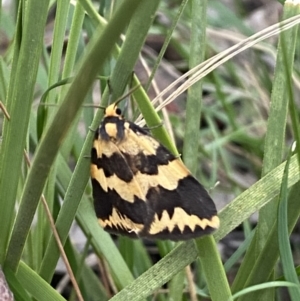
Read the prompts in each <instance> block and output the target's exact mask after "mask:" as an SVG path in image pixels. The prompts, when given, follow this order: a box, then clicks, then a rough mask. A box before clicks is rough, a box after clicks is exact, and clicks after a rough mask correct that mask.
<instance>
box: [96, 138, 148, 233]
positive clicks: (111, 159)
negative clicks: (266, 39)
mask: <svg viewBox="0 0 300 301" xmlns="http://www.w3.org/2000/svg"><path fill="white" fill-rule="evenodd" d="M91 177H92V185H93V197H94V207H95V211H96V215H97V217H98V219H99V223H100V225H101V226H102V227H103V228H104V229H105V230H107V231H109V232H112V233H115V234H123V235H127V236H130V237H136V236H137V234H138V233H139V232H140V231H142V230H143V228H144V216H145V214H144V211H145V209H146V203H145V201H144V199H145V196H144V195H143V193H142V190H141V188H140V186H139V184H138V182H137V181H136V179H135V177H134V175H133V173H132V170H131V169H130V167H129V166H128V164H127V161H126V159H125V157H124V155H123V154H122V153H121V152H120V150H119V148H118V146H117V145H116V144H115V143H113V142H111V141H104V140H101V139H99V140H95V141H94V145H93V150H92V164H91Z"/></svg>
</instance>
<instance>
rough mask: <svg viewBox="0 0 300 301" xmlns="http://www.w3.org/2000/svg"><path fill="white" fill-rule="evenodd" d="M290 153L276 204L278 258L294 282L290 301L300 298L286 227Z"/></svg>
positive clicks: (289, 278)
mask: <svg viewBox="0 0 300 301" xmlns="http://www.w3.org/2000/svg"><path fill="white" fill-rule="evenodd" d="M289 164H290V155H289V156H288V159H287V162H286V166H285V169H284V173H283V178H282V184H281V191H280V195H279V205H278V242H279V251H280V258H281V262H282V268H283V274H284V277H285V279H286V280H287V281H289V282H291V283H295V284H296V285H297V287H296V288H294V287H290V288H289V293H290V297H291V299H292V301H297V300H300V283H299V280H298V276H297V273H296V271H295V267H294V262H293V255H292V250H291V246H290V239H289V229H288V208H287V207H288V201H287V198H288V188H287V186H288V184H287V181H288V173H289Z"/></svg>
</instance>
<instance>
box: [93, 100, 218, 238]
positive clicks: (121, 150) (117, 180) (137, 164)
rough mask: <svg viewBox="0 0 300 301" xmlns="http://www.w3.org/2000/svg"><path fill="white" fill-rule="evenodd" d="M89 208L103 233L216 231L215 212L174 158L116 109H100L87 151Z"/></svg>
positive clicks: (161, 234) (192, 235) (190, 235)
mask: <svg viewBox="0 0 300 301" xmlns="http://www.w3.org/2000/svg"><path fill="white" fill-rule="evenodd" d="M91 179H92V186H93V197H94V207H95V211H96V215H97V217H98V219H99V223H100V225H101V226H102V227H103V228H104V229H105V230H107V231H108V232H111V233H114V234H122V235H126V236H129V237H133V238H134V237H145V238H149V239H170V240H175V241H178V240H186V239H191V238H195V237H198V236H202V235H205V234H209V233H211V232H212V231H214V230H215V229H216V228H218V226H219V218H218V216H217V210H216V207H215V204H214V203H213V201H212V199H211V198H210V196H209V195H208V193H207V191H206V190H205V189H204V188H203V186H202V185H201V184H200V183H199V182H198V181H197V180H196V179H195V178H194V177H193V176H192V175H191V173H190V172H189V170H188V169H187V168H186V167H185V165H184V164H183V163H182V162H181V160H180V159H178V158H177V157H175V156H174V155H173V154H171V153H170V152H169V151H168V150H167V149H166V148H165V147H164V146H163V145H162V144H160V143H159V142H158V141H157V140H155V139H154V138H153V137H152V136H151V135H150V134H149V132H148V131H147V130H145V129H143V128H141V127H139V126H138V125H136V124H134V123H132V122H130V121H127V120H125V119H124V118H123V116H122V115H121V110H120V109H119V108H118V107H117V106H116V104H111V105H110V106H108V107H107V108H106V110H105V115H104V118H103V121H102V123H101V125H100V127H99V129H98V130H97V131H96V133H95V138H94V142H93V147H92V151H91Z"/></svg>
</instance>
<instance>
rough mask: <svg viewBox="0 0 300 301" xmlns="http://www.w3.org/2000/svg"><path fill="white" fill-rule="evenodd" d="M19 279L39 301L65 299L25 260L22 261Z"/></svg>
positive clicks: (62, 300)
mask: <svg viewBox="0 0 300 301" xmlns="http://www.w3.org/2000/svg"><path fill="white" fill-rule="evenodd" d="M17 279H18V280H19V282H20V283H21V284H22V286H23V288H25V289H26V290H27V291H28V292H29V293H30V294H31V295H32V296H33V297H34V298H35V299H36V300H39V301H52V300H53V301H65V300H66V299H65V298H63V297H62V296H61V295H60V294H59V293H58V292H57V291H56V290H55V289H54V288H52V287H51V286H50V285H49V283H47V282H46V281H45V280H43V279H42V278H41V277H40V276H39V275H38V274H37V273H36V272H34V271H33V270H32V269H30V268H29V267H28V266H27V265H26V264H25V263H24V262H22V261H21V262H20V264H19V268H18V272H17Z"/></svg>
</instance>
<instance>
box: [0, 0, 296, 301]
mask: <svg viewBox="0 0 300 301" xmlns="http://www.w3.org/2000/svg"><path fill="white" fill-rule="evenodd" d="M11 2H12V4H11V6H10V8H9V9H7V8H6V9H4V8H3V7H2V8H1V11H0V13H1V16H0V21H1V23H0V24H1V31H2V33H3V36H5V38H6V39H7V45H6V46H5V47H4V48H3V49H1V55H0V98H1V103H2V104H3V106H2V107H1V111H0V127H1V141H0V143H1V144H0V208H1V210H0V229H1V231H0V265H1V266H2V267H3V270H4V273H5V275H6V278H7V281H8V283H9V285H10V288H11V290H12V291H13V292H14V295H15V299H16V300H17V301H19V300H65V296H63V294H62V293H61V292H60V291H59V290H56V289H57V286H56V284H55V283H52V286H51V285H50V284H51V281H52V280H53V275H54V272H55V268H56V266H57V263H58V260H59V257H60V256H61V252H62V248H59V247H58V243H57V238H56V237H55V233H53V229H52V227H51V224H50V221H49V218H48V215H47V214H46V211H45V206H44V203H43V201H45V202H46V203H47V204H48V207H49V210H50V215H51V216H52V217H53V221H54V223H55V228H56V230H57V232H58V235H59V238H60V241H61V243H62V245H63V246H64V252H65V256H66V259H67V261H68V263H69V264H68V266H69V268H70V269H71V270H72V273H71V274H70V277H71V281H72V285H71V287H72V292H71V293H70V294H69V296H70V297H69V299H70V300H75V299H76V298H78V299H79V300H109V299H111V300H116V301H120V300H122V301H124V300H130V301H132V300H146V299H147V298H149V300H150V299H151V300H152V299H155V300H170V299H172V300H195V299H196V298H197V297H198V299H199V300H200V299H201V300H204V299H205V298H211V300H214V301H224V300H239V301H241V300H260V301H263V300H267V301H270V300H280V293H281V290H280V289H279V288H280V287H288V292H289V294H290V297H291V299H292V300H297V299H298V295H299V281H298V279H297V275H298V274H299V269H297V268H295V267H294V262H293V257H292V255H293V254H292V253H291V248H289V246H288V242H289V236H290V234H291V232H292V231H293V229H294V227H295V224H296V222H297V220H298V218H299V215H300V207H299V205H298V203H299V191H300V185H299V179H300V177H299V164H298V161H299V156H300V152H299V147H297V148H296V151H295V154H294V155H290V156H289V155H288V158H289V160H288V162H285V159H286V157H287V154H289V148H290V144H291V141H294V140H296V141H297V142H298V145H299V141H300V136H299V120H298V119H299V118H298V116H299V107H298V104H297V103H296V101H295V99H297V98H299V85H298V86H297V84H299V80H298V78H299V72H300V71H299V66H300V64H299V57H297V56H296V57H295V53H297V51H298V53H299V46H300V45H299V43H297V41H298V40H299V34H298V32H297V24H298V23H299V22H300V21H299V20H300V17H299V11H300V5H299V4H297V3H296V2H295V3H292V2H291V1H290V2H288V3H286V4H285V5H284V13H283V19H288V18H291V17H293V16H296V17H294V19H292V20H289V21H288V25H289V24H290V27H291V28H290V29H287V30H286V27H284V26H285V25H280V26H279V27H278V28H277V29H278V30H277V32H276V29H275V28H271V29H269V31H268V32H267V33H266V35H269V33H271V34H274V35H276V37H278V31H280V29H283V30H285V31H283V32H282V33H280V35H279V39H278V41H277V40H266V36H264V37H263V38H262V42H261V43H260V44H257V45H255V42H256V41H257V40H258V39H259V38H260V36H259V34H257V35H256V36H255V37H254V38H252V39H249V40H247V42H245V41H244V40H245V39H246V36H250V35H251V34H255V33H256V32H257V30H255V29H254V28H253V27H251V26H250V25H249V24H248V23H247V22H245V19H244V18H245V16H247V12H246V8H245V7H244V5H243V4H242V2H241V3H240V2H238V1H233V3H235V5H236V7H235V10H232V8H231V7H226V6H225V5H224V4H223V3H222V1H207V0H205V1H203V0H191V1H189V2H188V1H182V2H181V3H179V2H178V3H177V1H158V0H152V1H139V0H126V1H94V2H91V1H89V0H80V1H77V4H76V5H75V6H74V4H73V3H72V4H70V3H69V1H49V0H40V1H11ZM273 2H274V3H276V2H278V1H275V0H273ZM95 4H97V5H98V6H94V5H95ZM96 7H99V8H98V10H97V9H96ZM162 16H163V18H162ZM47 20H48V21H47ZM50 21H54V23H52V22H50ZM292 22H294V23H292ZM297 22H298V23H297ZM45 32H46V38H45ZM153 36H155V37H156V38H157V40H159V39H160V38H161V37H163V38H165V41H166V42H165V44H164V45H160V46H161V49H162V50H161V53H160V54H158V55H157V56H156V55H153V53H151V52H150V51H149V49H148V48H147V47H148V46H145V41H146V40H147V38H148V37H153ZM147 42H148V43H150V42H151V38H149V39H148V41H147ZM238 42H240V44H238V46H237V47H236V48H234V49H231V50H230V51H228V52H226V49H227V48H229V47H230V46H231V45H232V44H237V43H238ZM252 42H253V43H252ZM1 46H2V47H3V45H2V44H1ZM143 47H144V48H143ZM242 47H245V49H244V50H243V52H242V53H241V54H238V51H239V49H242ZM247 48H248V49H247ZM142 49H143V50H144V51H142ZM169 51H173V53H175V54H176V55H177V56H178V57H179V60H172V58H170V57H168V52H169ZM141 53H142V54H143V55H144V56H145V54H147V53H148V54H149V53H150V54H151V55H149V56H148V57H147V59H148V60H147V62H144V63H147V64H149V65H150V67H151V66H154V68H153V69H154V70H158V72H157V73H156V74H154V73H153V74H151V75H150V74H149V77H150V78H151V79H152V78H153V81H152V83H153V82H154V83H158V87H159V88H160V89H163V88H165V87H163V86H161V85H160V84H161V82H162V83H163V80H164V79H165V78H164V77H166V78H168V77H169V75H170V74H171V75H173V74H177V75H176V78H175V79H177V78H178V77H179V76H178V74H179V73H180V72H181V73H184V72H186V71H188V70H191V69H192V68H198V69H197V70H198V71H197V70H194V72H192V71H191V73H190V74H189V79H190V80H191V79H193V76H195V77H196V80H195V81H194V82H193V83H192V84H187V82H186V83H183V81H182V80H181V81H180V80H179V84H177V86H176V88H178V87H179V89H180V90H179V92H176V93H175V94H176V96H175V97H174V98H176V97H177V96H180V95H181V96H182V93H183V92H184V91H185V90H186V89H188V93H187V101H186V103H185V101H183V100H182V99H181V100H180V99H178V100H175V101H173V103H172V105H171V106H170V107H169V110H168V111H165V112H164V113H163V114H161V112H160V111H159V112H156V111H155V110H154V108H155V107H157V106H158V105H157V104H155V105H154V104H153V103H152V101H150V98H149V96H148V95H147V93H149V95H150V94H152V93H153V92H152V90H151V89H149V91H145V90H144V88H143V87H142V85H141V82H142V84H145V83H146V82H147V80H146V81H145V80H141V82H140V72H138V71H137V72H136V73H135V74H133V70H134V68H135V66H136V62H137V61H138V60H139V56H140V55H141ZM215 55H216V57H214V56H215ZM230 58H231V59H230ZM229 59H230V60H229ZM274 66H275V68H274ZM161 67H163V68H161ZM161 70H164V72H166V74H167V75H165V73H163V75H159V73H160V72H162V71H161ZM197 72H198V73H197ZM195 74H196V75H195ZM149 77H147V78H149ZM107 78H109V81H108V80H107ZM173 80H174V78H173ZM145 86H146V87H147V90H148V88H149V87H151V83H150V81H149V82H147V84H146V85H145ZM132 87H138V88H137V89H136V90H134V91H133V93H132V95H131V97H132V99H133V101H130V102H129V104H130V105H129V106H128V107H129V108H128V110H125V114H126V115H128V118H131V116H137V114H138V113H139V112H141V113H142V115H143V118H144V120H145V121H146V123H147V127H149V128H151V129H152V132H153V135H154V136H155V137H156V138H157V139H159V140H160V141H161V142H162V143H164V144H165V145H166V146H167V147H168V148H169V149H170V150H171V151H172V152H173V153H174V154H179V153H181V152H183V160H184V161H185V163H186V165H187V166H188V167H189V169H190V170H191V171H192V173H193V174H194V175H195V176H196V177H197V178H199V180H200V181H201V183H203V184H204V186H205V187H207V188H210V189H211V195H212V196H213V198H214V199H215V201H216V203H217V205H219V207H220V206H221V205H220V204H221V200H222V199H230V202H227V203H228V204H226V205H224V206H223V208H222V210H220V213H219V216H220V219H221V226H220V229H219V230H218V231H216V232H215V233H214V235H213V236H210V237H205V238H202V239H198V240H196V241H195V242H193V241H187V242H183V243H179V244H174V243H172V242H168V241H164V242H162V241H158V242H155V243H153V244H152V245H150V247H149V245H148V244H146V243H144V242H142V241H139V240H135V241H132V240H129V239H127V238H123V237H119V238H116V239H112V237H111V236H110V235H109V234H108V233H106V232H104V231H103V230H102V228H100V227H99V225H98V221H97V219H96V217H95V214H94V210H93V205H92V196H91V185H90V183H89V181H88V179H89V158H88V157H89V154H90V148H91V142H92V139H93V136H94V134H93V131H94V130H95V129H96V128H97V127H98V126H99V124H100V121H101V118H102V115H103V110H101V109H99V110H95V109H93V108H91V107H90V105H91V104H93V103H96V104H97V105H99V103H100V96H98V97H96V98H95V97H94V96H93V95H94V93H98V94H99V95H100V94H101V105H103V106H105V105H107V104H108V103H109V102H110V101H114V100H116V99H117V98H118V97H120V96H122V95H123V94H124V93H125V92H126V90H129V89H130V88H132ZM99 90H100V92H99ZM174 90H175V88H173V90H171V93H172V92H174ZM163 98H164V99H166V98H167V96H163ZM174 98H173V99H172V100H174ZM124 103H126V102H125V101H124V102H122V105H123V104H124ZM185 104H186V106H185ZM5 110H6V111H7V113H8V115H5ZM162 120H163V122H162ZM161 124H163V126H160V125H161ZM199 128H200V131H199ZM167 129H168V130H169V129H173V131H174V136H175V137H176V142H177V143H176V144H177V146H178V149H177V148H176V146H175V143H174V141H173V140H172V138H171V137H172V135H170V132H169V131H167ZM24 150H25V151H24ZM24 153H26V154H28V156H29V161H30V164H28V163H27V161H26V156H25V155H24ZM29 165H30V166H29ZM246 178H250V179H251V184H249V182H247V181H246V180H245V179H246ZM217 181H220V183H219V184H218V185H215V184H216V182H217ZM220 195H221V196H222V197H221V198H220ZM221 207H222V206H221ZM263 207H264V208H263ZM262 208H263V209H262ZM257 211H259V219H258V226H257V228H256V230H255V231H253V232H252V231H251V230H252V229H251V227H252V224H251V223H250V222H249V217H250V216H251V215H252V214H253V213H255V212H257ZM74 221H76V223H77V225H78V226H79V228H80V229H81V230H82V232H83V234H84V236H85V238H86V246H85V250H84V251H81V250H79V249H78V248H77V246H76V244H75V243H74V242H73V240H72V239H71V237H70V235H69V233H70V229H71V226H72V224H73V223H74ZM238 226H240V228H241V229H242V230H243V231H244V233H245V240H244V242H243V243H242V244H241V246H240V247H239V248H238V250H237V251H236V252H234V254H233V255H232V256H231V257H230V258H224V257H223V256H222V254H220V253H219V251H218V249H217V245H216V243H215V242H219V240H220V239H222V238H224V237H225V236H226V235H228V234H229V233H230V232H231V231H233V230H234V229H235V228H236V227H238ZM153 248H155V254H154V255H153V253H151V250H153ZM90 250H92V251H93V253H94V254H96V255H97V258H99V261H98V263H99V264H98V266H99V267H100V268H99V270H100V272H99V274H100V275H97V274H96V273H95V272H94V271H93V269H92V267H91V266H90V265H88V263H87V262H86V261H85V259H86V256H87V253H88V252H89V251H90ZM157 259H160V260H159V261H158V260H157ZM222 260H223V261H225V260H227V262H226V263H225V264H224V265H223V264H222ZM193 262H195V264H194V265H193V266H192V268H186V267H187V265H189V264H191V263H193ZM278 262H280V264H278ZM281 268H282V271H283V272H282V273H283V276H282V275H281V270H280V269H281ZM191 271H192V272H191ZM192 273H194V276H195V277H194V278H193V275H192ZM228 279H233V281H232V283H230V282H231V281H230V282H229V281H228ZM278 279H279V280H281V281H276V280H278ZM74 283H75V285H74ZM76 283H77V284H78V287H79V291H80V293H78V290H77V291H76V292H74V290H76ZM75 294H77V296H76V297H74V296H75ZM276 294H277V295H278V296H276ZM206 300H207V299H206Z"/></svg>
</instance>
